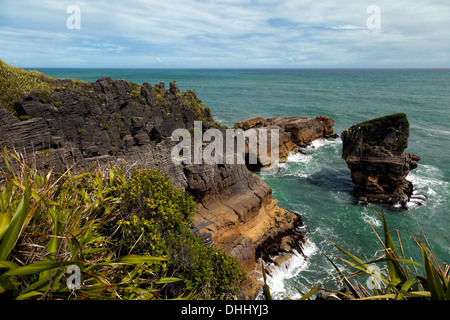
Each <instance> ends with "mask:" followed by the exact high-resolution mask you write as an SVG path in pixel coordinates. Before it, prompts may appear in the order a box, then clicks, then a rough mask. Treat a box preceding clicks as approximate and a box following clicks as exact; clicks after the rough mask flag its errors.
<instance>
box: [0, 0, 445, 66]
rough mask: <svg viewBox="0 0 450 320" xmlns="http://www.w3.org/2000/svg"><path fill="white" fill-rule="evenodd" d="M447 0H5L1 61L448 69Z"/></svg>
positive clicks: (1, 0)
mask: <svg viewBox="0 0 450 320" xmlns="http://www.w3.org/2000/svg"><path fill="white" fill-rule="evenodd" d="M449 23H450V1H448V0H408V1H407V0H396V1H392V0H370V1H365V0H215V1H213V0H165V1H162V0H157V1H156V0H147V1H144V0H127V1H125V0H108V1H106V0H99V1H95V0H84V1H81V0H39V1H37V0H33V1H31V0H15V1H11V0H0V59H2V60H4V61H5V62H7V63H9V64H11V65H14V66H18V67H24V68H25V67H36V68H45V67H55V68H449V67H450V32H449V31H448V30H450V26H449Z"/></svg>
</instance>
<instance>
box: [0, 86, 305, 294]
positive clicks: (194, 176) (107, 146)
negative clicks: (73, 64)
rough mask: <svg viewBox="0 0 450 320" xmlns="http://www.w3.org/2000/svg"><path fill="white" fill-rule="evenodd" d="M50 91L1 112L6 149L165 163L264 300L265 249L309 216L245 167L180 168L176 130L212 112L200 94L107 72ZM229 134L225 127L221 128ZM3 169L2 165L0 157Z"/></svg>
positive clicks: (249, 287)
mask: <svg viewBox="0 0 450 320" xmlns="http://www.w3.org/2000/svg"><path fill="white" fill-rule="evenodd" d="M59 85H60V86H59V87H58V88H57V89H56V90H54V91H53V92H52V93H51V94H39V93H37V92H33V93H30V94H24V95H23V96H22V97H21V98H20V99H19V100H18V101H17V102H16V103H15V105H14V109H15V112H16V115H12V114H10V113H9V112H7V111H6V108H5V107H2V108H0V142H1V147H2V148H3V147H4V146H6V147H7V148H8V149H10V150H12V149H13V148H14V149H15V150H17V151H19V152H22V153H24V154H26V156H27V158H28V159H35V161H36V166H37V168H42V169H44V168H50V167H52V168H54V170H55V171H64V170H65V169H66V168H67V167H68V166H70V167H72V166H74V167H73V168H72V170H73V171H75V170H76V168H89V167H91V165H92V164H94V163H97V164H98V165H99V166H109V165H121V164H123V165H124V168H125V169H130V168H137V169H138V168H152V169H160V170H161V172H162V173H164V174H167V175H168V176H169V178H170V180H171V181H172V182H173V183H174V185H175V186H177V187H180V188H185V189H186V190H187V191H189V192H190V193H191V194H192V195H193V196H194V198H195V200H196V201H197V203H198V213H197V214H196V215H195V216H194V222H195V224H196V225H197V229H196V230H195V232H196V233H198V234H200V235H204V238H205V239H212V240H213V241H214V243H215V244H216V245H217V246H218V247H221V248H223V249H224V250H225V251H227V252H228V253H230V254H231V255H233V256H235V257H236V258H237V259H238V261H239V262H240V264H241V266H242V268H243V269H244V270H246V271H247V272H248V273H249V274H250V275H251V276H250V279H249V282H248V283H247V284H246V287H245V290H244V294H245V295H246V296H247V297H248V298H254V297H256V295H257V293H258V291H259V289H260V287H261V283H260V282H259V280H258V279H259V275H258V274H257V273H253V271H254V269H255V267H257V260H258V257H256V254H257V253H260V252H264V243H267V241H268V240H269V239H274V240H273V241H272V242H271V243H272V245H273V246H272V249H273V248H276V247H277V246H280V245H281V243H282V241H281V238H280V237H279V236H278V235H279V234H283V237H284V238H285V239H284V242H286V237H288V238H289V239H290V240H291V242H292V243H301V241H302V237H301V236H299V235H298V234H296V233H295V232H294V229H295V228H296V227H297V226H299V225H300V224H301V223H302V222H301V218H300V217H299V216H298V215H297V214H295V213H293V212H290V211H287V210H284V209H282V208H279V207H278V206H277V201H276V200H275V199H273V198H272V189H271V188H270V187H269V186H268V185H267V184H266V183H265V182H264V181H262V179H261V178H259V177H258V176H256V175H254V174H252V173H251V172H250V171H249V170H248V169H247V167H246V165H245V164H223V165H221V164H211V165H207V164H201V165H198V164H189V165H187V164H175V163H174V162H173V161H172V159H171V151H172V149H173V147H174V146H175V145H176V142H173V141H172V140H171V135H172V133H173V131H174V130H176V129H187V130H189V129H192V128H193V127H194V121H196V120H197V119H199V118H202V119H204V120H205V119H206V120H210V121H207V122H206V123H204V125H203V130H207V129H208V128H211V127H212V126H213V121H212V116H211V114H210V112H209V110H208V109H207V108H204V105H202V102H201V100H200V99H198V97H197V95H196V93H195V92H194V91H186V92H184V93H182V92H180V91H179V90H178V88H177V86H176V84H175V83H171V84H170V88H169V89H166V87H165V84H164V83H160V84H157V85H155V86H152V85H151V84H149V83H144V84H143V85H142V86H141V85H137V84H133V83H129V82H126V81H124V80H112V79H110V78H102V79H99V80H97V81H96V82H93V83H82V82H78V81H72V80H60V82H59ZM221 130H225V129H224V128H221ZM1 165H2V166H3V165H4V164H3V163H1Z"/></svg>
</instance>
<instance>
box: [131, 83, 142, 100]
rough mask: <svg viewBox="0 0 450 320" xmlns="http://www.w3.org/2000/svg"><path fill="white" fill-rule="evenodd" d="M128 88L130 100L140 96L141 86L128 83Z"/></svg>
mask: <svg viewBox="0 0 450 320" xmlns="http://www.w3.org/2000/svg"><path fill="white" fill-rule="evenodd" d="M130 87H131V92H130V97H131V99H133V100H134V99H136V98H137V97H139V96H140V95H141V86H140V85H139V84H137V83H134V82H130Z"/></svg>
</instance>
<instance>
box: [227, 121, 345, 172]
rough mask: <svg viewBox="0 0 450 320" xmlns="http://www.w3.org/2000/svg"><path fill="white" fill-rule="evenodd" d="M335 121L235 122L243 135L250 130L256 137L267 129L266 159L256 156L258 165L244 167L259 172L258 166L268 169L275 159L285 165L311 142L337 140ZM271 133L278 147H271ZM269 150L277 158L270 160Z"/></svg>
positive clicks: (259, 154)
mask: <svg viewBox="0 0 450 320" xmlns="http://www.w3.org/2000/svg"><path fill="white" fill-rule="evenodd" d="M333 125H334V120H333V119H332V118H330V117H328V116H318V117H315V118H307V117H277V118H269V119H264V118H262V117H253V118H249V119H245V120H242V121H239V122H237V123H236V124H235V125H234V126H235V128H239V129H242V130H244V131H246V132H251V131H252V130H253V134H254V135H258V134H259V131H260V130H267V132H268V137H267V150H269V152H268V154H267V156H262V155H261V153H258V155H257V163H255V164H251V163H248V161H247V165H248V167H249V168H250V169H251V170H258V169H259V168H261V167H268V166H270V165H271V164H272V163H273V162H274V161H275V160H276V161H279V162H285V161H286V160H287V158H288V157H289V155H291V154H295V153H297V152H299V148H304V147H307V146H308V145H310V144H311V143H312V142H313V141H314V140H318V139H327V138H337V137H338V136H337V134H336V133H335V132H334V129H333ZM272 130H276V132H278V137H279V143H278V148H272V141H271V137H270V133H271V132H272ZM270 151H274V152H276V153H277V157H272V154H271V152H270ZM248 153H249V148H248V147H247V148H246V158H247V159H248V157H249V156H248Z"/></svg>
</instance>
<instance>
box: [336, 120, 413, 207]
mask: <svg viewBox="0 0 450 320" xmlns="http://www.w3.org/2000/svg"><path fill="white" fill-rule="evenodd" d="M341 138H342V141H343V152H342V158H343V159H344V160H345V161H346V163H347V165H348V167H349V169H350V170H351V175H352V180H353V183H354V185H355V186H354V195H355V197H356V199H358V200H359V201H363V202H365V201H367V202H374V203H380V202H381V203H383V204H387V205H390V206H392V207H393V208H397V207H398V208H402V209H405V208H406V204H407V202H408V201H409V199H410V197H411V195H412V192H413V185H412V183H411V182H410V181H408V180H407V179H406V177H407V175H408V173H409V171H410V170H412V169H415V168H416V167H417V162H418V161H419V160H420V157H419V156H418V155H417V154H410V153H408V152H406V151H405V149H406V148H407V147H408V138H409V122H408V119H407V117H406V115H405V114H403V113H400V114H394V115H389V116H385V117H381V118H377V119H373V120H370V121H366V122H363V123H360V124H357V125H355V126H352V127H351V128H349V129H347V130H345V131H343V132H342V134H341Z"/></svg>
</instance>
